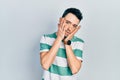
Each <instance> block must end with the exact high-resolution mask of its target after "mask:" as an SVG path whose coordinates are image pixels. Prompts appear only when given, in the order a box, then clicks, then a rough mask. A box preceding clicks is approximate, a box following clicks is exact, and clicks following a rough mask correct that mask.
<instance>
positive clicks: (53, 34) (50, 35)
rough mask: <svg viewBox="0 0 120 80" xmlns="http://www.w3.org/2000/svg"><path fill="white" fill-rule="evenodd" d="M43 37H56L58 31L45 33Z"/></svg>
mask: <svg viewBox="0 0 120 80" xmlns="http://www.w3.org/2000/svg"><path fill="white" fill-rule="evenodd" d="M42 37H44V38H56V33H55V32H54V33H50V34H44V35H43V36H42Z"/></svg>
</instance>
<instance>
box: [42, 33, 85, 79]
mask: <svg viewBox="0 0 120 80" xmlns="http://www.w3.org/2000/svg"><path fill="white" fill-rule="evenodd" d="M56 38H57V35H56V32H54V33H52V34H46V35H43V36H42V38H41V40H40V52H44V51H49V50H50V48H51V47H52V45H53V43H54V41H55V39H56ZM83 45H84V41H83V40H82V39H80V38H78V37H76V36H74V37H73V38H72V39H71V46H72V49H73V52H74V55H75V56H76V58H77V59H79V60H83V58H82V57H83ZM42 80H77V79H76V76H75V75H73V74H72V72H71V70H70V67H69V66H68V62H67V55H66V50H65V47H64V44H63V42H62V41H61V44H60V48H59V49H58V52H57V54H56V57H55V60H54V62H53V63H52V65H51V66H50V68H49V69H48V70H44V73H43V77H42Z"/></svg>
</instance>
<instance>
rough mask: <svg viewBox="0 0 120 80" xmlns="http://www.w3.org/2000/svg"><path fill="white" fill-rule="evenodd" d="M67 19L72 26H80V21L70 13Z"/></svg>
mask: <svg viewBox="0 0 120 80" xmlns="http://www.w3.org/2000/svg"><path fill="white" fill-rule="evenodd" d="M65 19H66V20H68V21H70V22H72V24H79V22H80V21H79V19H78V18H77V17H76V16H75V15H74V14H72V13H68V14H67V15H66V16H65Z"/></svg>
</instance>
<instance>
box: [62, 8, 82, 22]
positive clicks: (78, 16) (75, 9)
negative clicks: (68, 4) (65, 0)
mask: <svg viewBox="0 0 120 80" xmlns="http://www.w3.org/2000/svg"><path fill="white" fill-rule="evenodd" d="M68 13H72V14H74V15H75V16H76V17H77V18H78V19H79V21H81V20H82V19H83V16H82V13H81V11H80V10H79V9H77V8H68V9H66V10H65V11H64V13H63V15H62V17H65V16H66V15H67V14H68Z"/></svg>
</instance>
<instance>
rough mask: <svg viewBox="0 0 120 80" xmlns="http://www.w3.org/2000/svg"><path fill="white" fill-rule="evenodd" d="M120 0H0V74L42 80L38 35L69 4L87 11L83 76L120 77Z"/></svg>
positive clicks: (2, 78)
mask: <svg viewBox="0 0 120 80" xmlns="http://www.w3.org/2000/svg"><path fill="white" fill-rule="evenodd" d="M119 3H120V1H119V0H0V80H41V75H42V68H41V65H40V58H39V41H40V38H41V36H42V35H43V34H46V33H52V32H55V31H57V23H58V20H59V18H60V17H61V16H62V13H63V12H64V10H65V9H66V8H69V7H76V8H78V9H80V10H81V12H82V13H83V20H82V21H81V26H82V27H81V29H80V30H79V31H78V33H77V34H76V35H77V36H78V37H80V38H82V39H83V40H84V41H85V48H84V52H83V53H84V55H83V56H84V57H83V58H84V61H83V65H82V68H81V70H80V72H79V73H78V78H79V80H120V58H119V57H120V5H119Z"/></svg>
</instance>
